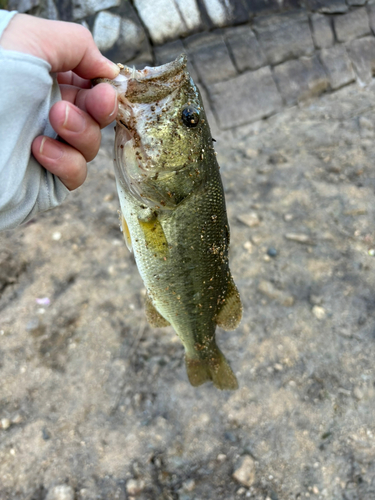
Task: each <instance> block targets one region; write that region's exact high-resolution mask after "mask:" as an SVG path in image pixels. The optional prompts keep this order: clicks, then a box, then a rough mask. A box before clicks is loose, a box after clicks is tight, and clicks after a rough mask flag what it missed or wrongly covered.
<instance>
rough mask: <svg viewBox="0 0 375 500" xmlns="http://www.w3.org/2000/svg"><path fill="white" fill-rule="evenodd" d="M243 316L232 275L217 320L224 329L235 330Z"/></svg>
mask: <svg viewBox="0 0 375 500" xmlns="http://www.w3.org/2000/svg"><path fill="white" fill-rule="evenodd" d="M241 318H242V303H241V298H240V294H239V291H238V290H237V287H236V285H235V284H234V281H233V278H232V275H231V276H230V278H229V283H228V290H227V293H226V295H225V302H224V304H223V305H222V307H221V309H220V311H219V312H218V313H217V315H216V318H215V321H216V324H217V325H218V326H220V327H221V328H223V329H224V330H235V329H236V328H237V326H238V325H239V324H240V321H241Z"/></svg>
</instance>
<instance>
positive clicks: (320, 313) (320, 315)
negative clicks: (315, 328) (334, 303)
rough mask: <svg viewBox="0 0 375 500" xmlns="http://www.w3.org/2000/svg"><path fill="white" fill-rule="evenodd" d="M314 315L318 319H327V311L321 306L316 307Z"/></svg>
mask: <svg viewBox="0 0 375 500" xmlns="http://www.w3.org/2000/svg"><path fill="white" fill-rule="evenodd" d="M312 313H313V315H314V316H315V317H316V318H317V319H324V318H325V317H326V310H325V309H324V307H321V306H314V307H313V308H312Z"/></svg>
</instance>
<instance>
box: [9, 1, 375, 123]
mask: <svg viewBox="0 0 375 500" xmlns="http://www.w3.org/2000/svg"><path fill="white" fill-rule="evenodd" d="M8 6H9V8H16V7H18V9H19V10H20V11H29V12H31V13H34V14H36V15H42V16H44V17H50V18H51V17H52V18H61V19H66V20H73V21H75V22H80V23H82V24H84V25H85V26H87V27H88V28H89V29H91V30H92V33H93V36H94V39H95V41H96V43H97V45H98V47H99V48H100V50H101V51H102V52H103V53H104V54H105V55H106V56H108V57H109V58H110V59H112V60H114V61H116V62H122V63H128V64H135V65H136V66H139V67H143V66H145V65H155V64H161V63H165V62H167V61H170V60H172V59H173V58H175V57H176V56H177V55H179V54H180V53H181V52H187V53H188V56H189V67H190V71H191V73H192V76H193V78H194V80H195V81H196V83H198V85H199V86H200V87H203V88H204V91H205V94H206V96H207V99H208V103H209V104H210V105H211V106H212V108H213V112H214V115H215V117H216V119H217V120H218V123H219V126H220V127H221V128H222V129H229V128H232V127H238V126H240V125H244V124H246V123H250V122H252V121H255V120H258V119H260V118H265V117H268V116H270V115H272V114H275V113H277V112H278V111H279V110H280V109H281V108H282V107H285V106H291V105H294V104H296V103H299V102H301V101H304V100H306V99H309V98H311V97H313V96H316V95H319V94H322V93H323V92H329V91H335V90H337V89H339V88H341V87H343V86H345V85H348V84H350V83H351V82H353V81H355V80H356V81H357V83H358V85H359V86H365V85H368V84H369V83H370V81H371V79H372V75H373V73H374V71H375V37H374V32H375V3H374V2H373V0H371V1H369V2H368V1H366V0H347V2H346V3H345V1H344V0H308V1H305V2H300V1H298V0H294V1H293V0H290V1H284V2H278V1H276V0H269V1H263V0H257V1H253V0H252V1H250V0H248V1H245V0H243V1H241V0H231V1H224V0H202V1H201V2H197V1H196V0H185V1H183V0H155V1H153V2H150V1H149V0H134V1H133V2H132V3H131V2H129V1H123V2H121V1H120V0H103V1H96V0H73V1H72V2H71V1H69V0H57V1H56V3H54V0H9V5H8Z"/></svg>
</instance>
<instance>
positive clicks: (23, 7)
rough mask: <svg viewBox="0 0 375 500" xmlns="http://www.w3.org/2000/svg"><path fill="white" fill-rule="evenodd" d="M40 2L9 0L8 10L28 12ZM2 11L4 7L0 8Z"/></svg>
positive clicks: (35, 0) (33, 0)
mask: <svg viewBox="0 0 375 500" xmlns="http://www.w3.org/2000/svg"><path fill="white" fill-rule="evenodd" d="M39 4H40V0H9V2H8V9H9V10H18V12H28V11H29V10H31V9H33V8H34V7H37V6H38V5H39ZM1 8H2V9H3V8H5V7H1Z"/></svg>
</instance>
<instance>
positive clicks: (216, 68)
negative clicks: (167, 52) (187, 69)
mask: <svg viewBox="0 0 375 500" xmlns="http://www.w3.org/2000/svg"><path fill="white" fill-rule="evenodd" d="M185 46H187V49H188V53H189V55H190V56H191V58H192V60H193V65H194V68H195V69H196V71H197V73H198V76H199V80H200V81H201V82H203V83H204V84H205V85H206V86H207V87H210V86H211V85H212V84H213V83H216V82H222V81H223V80H228V79H229V78H232V77H234V76H236V75H237V71H236V68H235V67H234V65H233V62H232V59H231V58H230V55H229V52H228V48H227V46H226V44H225V42H224V39H223V37H222V36H221V35H219V34H217V33H209V34H200V35H195V36H194V37H190V38H188V39H187V40H186V41H185Z"/></svg>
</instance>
